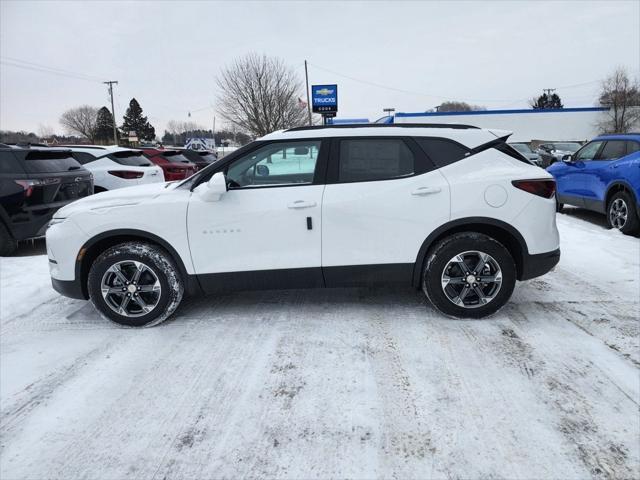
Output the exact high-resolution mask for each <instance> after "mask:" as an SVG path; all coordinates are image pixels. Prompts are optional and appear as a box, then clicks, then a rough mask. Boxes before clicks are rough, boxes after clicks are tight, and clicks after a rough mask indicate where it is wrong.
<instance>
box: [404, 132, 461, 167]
mask: <svg viewBox="0 0 640 480" xmlns="http://www.w3.org/2000/svg"><path fill="white" fill-rule="evenodd" d="M415 141H416V142H418V145H420V147H421V148H422V150H424V153H426V154H427V156H428V157H429V158H430V159H431V161H432V162H433V163H435V165H436V166H437V167H438V168H442V167H445V166H447V165H451V164H452V163H454V162H457V161H458V160H461V159H463V158H464V157H466V156H467V155H469V149H468V148H466V147H464V146H462V145H460V144H459V143H456V142H454V141H452V140H447V139H444V138H425V137H422V138H420V137H417V138H415Z"/></svg>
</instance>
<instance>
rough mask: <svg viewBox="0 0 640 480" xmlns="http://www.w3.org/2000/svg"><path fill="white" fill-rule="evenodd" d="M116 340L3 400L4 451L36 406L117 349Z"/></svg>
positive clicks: (2, 444) (45, 401)
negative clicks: (7, 443)
mask: <svg viewBox="0 0 640 480" xmlns="http://www.w3.org/2000/svg"><path fill="white" fill-rule="evenodd" d="M116 340H119V339H114V340H111V341H109V342H105V343H103V344H101V345H100V346H98V347H96V348H94V349H92V350H90V351H89V352H87V353H85V354H83V355H82V356H80V357H78V358H76V359H75V360H74V361H73V363H71V364H69V365H67V366H64V367H60V368H58V369H56V370H55V371H53V372H51V373H50V374H49V375H47V376H46V377H44V378H41V379H39V380H37V381H35V382H33V383H31V384H30V385H28V386H27V387H25V388H24V389H23V390H22V391H21V392H17V393H16V394H15V395H14V398H12V399H9V401H8V403H9V404H8V405H6V404H5V403H6V402H7V401H6V400H4V399H3V408H2V422H1V423H2V424H1V426H0V431H1V432H2V435H1V436H2V438H3V439H4V441H3V442H2V443H1V444H0V448H1V449H2V450H4V448H5V446H6V442H7V441H10V439H11V438H12V437H14V436H16V435H17V432H18V431H19V430H20V428H21V427H22V425H23V423H24V422H25V421H27V420H28V419H29V416H30V415H31V414H32V413H33V410H34V409H36V408H38V407H40V406H43V407H44V406H46V404H47V402H48V401H49V400H50V399H51V398H52V397H53V396H54V395H55V394H56V393H57V391H58V390H59V389H60V388H61V387H63V386H64V385H65V384H66V383H67V382H70V381H72V380H73V379H74V378H75V377H77V376H78V375H80V374H81V372H82V371H83V370H87V369H90V364H91V363H93V362H96V361H98V360H100V359H101V358H102V357H103V356H104V354H105V353H106V352H108V351H110V350H112V349H113V348H114V345H115V344H116Z"/></svg>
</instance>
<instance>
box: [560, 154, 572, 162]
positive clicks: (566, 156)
mask: <svg viewBox="0 0 640 480" xmlns="http://www.w3.org/2000/svg"><path fill="white" fill-rule="evenodd" d="M572 158H573V157H572V156H571V155H564V156H563V157H562V161H563V162H564V163H571V162H572V161H573V160H572Z"/></svg>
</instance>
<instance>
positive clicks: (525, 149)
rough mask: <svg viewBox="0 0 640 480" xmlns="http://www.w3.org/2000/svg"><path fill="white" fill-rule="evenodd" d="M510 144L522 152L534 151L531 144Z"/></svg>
mask: <svg viewBox="0 0 640 480" xmlns="http://www.w3.org/2000/svg"><path fill="white" fill-rule="evenodd" d="M510 145H511V146H512V147H513V148H515V149H516V150H517V151H519V152H520V153H533V152H532V151H531V149H530V148H529V146H528V145H525V144H524V143H511V144H510Z"/></svg>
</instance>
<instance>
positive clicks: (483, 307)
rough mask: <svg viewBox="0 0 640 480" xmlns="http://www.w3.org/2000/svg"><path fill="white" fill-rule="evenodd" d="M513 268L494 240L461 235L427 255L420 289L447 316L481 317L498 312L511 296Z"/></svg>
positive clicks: (465, 234) (444, 242)
mask: <svg viewBox="0 0 640 480" xmlns="http://www.w3.org/2000/svg"><path fill="white" fill-rule="evenodd" d="M515 282H516V267H515V263H514V260H513V258H512V256H511V254H510V253H509V251H508V250H507V249H506V248H505V247H504V245H502V244H501V243H500V242H498V241H496V240H495V239H493V238H491V237H489V236H487V235H484V234H481V233H476V232H461V233H456V234H454V235H452V236H450V237H447V238H445V239H443V240H441V241H440V242H439V243H438V244H437V245H436V246H435V247H434V248H433V249H431V251H430V252H429V254H428V256H427V262H426V264H425V267H424V271H423V275H422V289H423V291H424V293H425V295H426V296H427V298H428V299H429V301H430V302H431V304H432V305H433V306H434V307H435V308H437V309H438V310H440V311H441V312H442V313H444V314H446V315H451V316H454V317H463V318H465V317H466V318H481V317H485V316H487V315H491V314H492V313H495V312H497V311H498V310H499V309H500V308H501V307H502V306H503V305H504V304H505V303H506V302H507V301H508V300H509V298H510V297H511V294H512V292H513V288H514V286H515Z"/></svg>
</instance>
